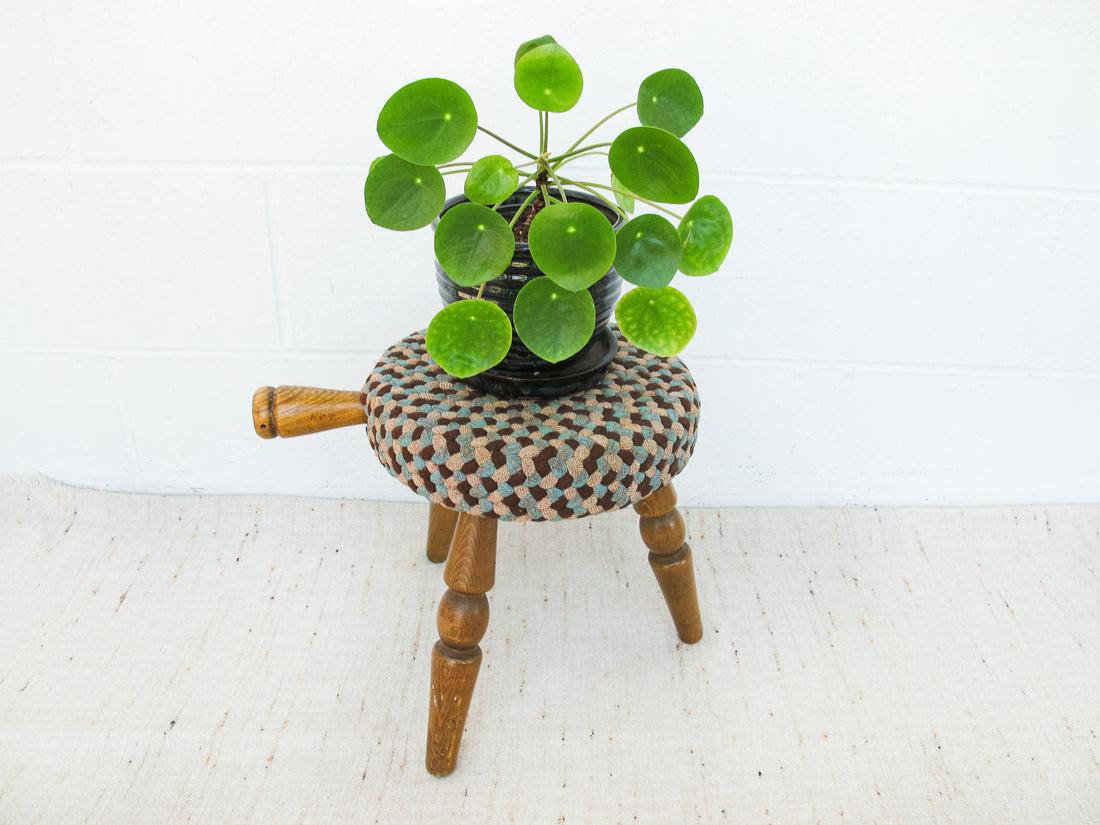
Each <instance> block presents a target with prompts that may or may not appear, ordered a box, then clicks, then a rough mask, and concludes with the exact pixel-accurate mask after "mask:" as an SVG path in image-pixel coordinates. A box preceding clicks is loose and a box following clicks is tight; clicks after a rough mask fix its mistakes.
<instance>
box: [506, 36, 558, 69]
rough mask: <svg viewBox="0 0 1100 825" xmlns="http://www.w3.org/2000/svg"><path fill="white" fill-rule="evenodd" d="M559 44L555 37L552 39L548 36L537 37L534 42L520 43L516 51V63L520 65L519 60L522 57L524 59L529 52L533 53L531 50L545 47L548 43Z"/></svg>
mask: <svg viewBox="0 0 1100 825" xmlns="http://www.w3.org/2000/svg"><path fill="white" fill-rule="evenodd" d="M557 42H558V41H557V40H555V39H554V38H553V37H551V36H550V35H548V34H544V35H543V36H542V37H536V38H535V39H534V40H526V41H524V42H523V43H520V44H519V48H518V49H516V61H515V62H516V63H519V59H520V58H521V57H523V56H524V55H525V54H527V52H529V51H531V49H534V48H537V47H539V46H545V45H546V44H547V43H557Z"/></svg>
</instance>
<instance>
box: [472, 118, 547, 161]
mask: <svg viewBox="0 0 1100 825" xmlns="http://www.w3.org/2000/svg"><path fill="white" fill-rule="evenodd" d="M477 129H478V131H479V132H484V133H485V134H487V135H488V136H489V137H491V138H492V139H493V140H499V141H500V142H501V143H503V144H504V145H505V146H507V147H508V148H509V149H511V150H513V151H515V152H519V153H520V154H521V155H523V156H524V157H525V158H531V160H538V159H539V156H538V155H532V154H531V153H530V152H528V151H527V150H526V149H520V148H519V147H518V146H516V144H514V143H512V142H510V141H507V140H505V139H504V138H502V137H501V136H500V135H497V134H494V133H493V132H490V131H489V130H488V129H486V128H485V127H484V126H481V125H478V127H477Z"/></svg>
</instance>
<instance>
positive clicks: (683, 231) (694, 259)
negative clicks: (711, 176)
mask: <svg viewBox="0 0 1100 825" xmlns="http://www.w3.org/2000/svg"><path fill="white" fill-rule="evenodd" d="M678 231H679V233H680V240H681V241H682V242H683V244H684V251H683V256H682V257H681V259H680V271H681V272H683V273H684V274H685V275H710V274H711V273H712V272H717V271H718V268H719V267H721V266H722V262H723V261H724V260H725V259H726V253H727V252H729V251H730V244H731V243H732V242H733V219H732V218H731V217H730V213H729V210H728V209H726V206H725V204H723V203H722V201H720V200H718V198H716V197H714V195H704V196H703V197H701V198H699V200H697V201H696V202H695V203H693V204H692V205H691V208H690V209H689V210H688V211H687V214H686V215H684V219H683V220H682V221H680V227H679V230H678Z"/></svg>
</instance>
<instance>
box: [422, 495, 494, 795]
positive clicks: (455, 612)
mask: <svg viewBox="0 0 1100 825" xmlns="http://www.w3.org/2000/svg"><path fill="white" fill-rule="evenodd" d="M496 539H497V520H496V519H487V518H478V517H476V516H471V515H468V514H466V513H463V514H461V515H460V516H459V517H458V523H457V525H456V527H455V533H454V540H453V541H452V543H451V550H450V554H449V555H448V557H447V567H446V568H445V569H444V572H443V578H444V580H445V581H446V583H447V585H448V590H447V592H446V593H445V594H444V596H443V598H442V599H441V600H440V602H439V612H438V613H437V615H436V625H437V627H438V630H439V642H438V643H437V644H436V646H435V648H434V649H433V650H432V681H431V690H430V693H431V703H430V706H429V713H428V744H427V752H426V754H425V757H424V765H425V767H426V768H427V769H428V773H430V774H432V775H433V776H447V775H449V774H450V773H451V772H453V771H454V769H455V764H456V762H457V760H458V749H459V746H460V745H461V744H462V731H463V729H464V727H465V725H466V715H467V713H468V712H469V709H470V701H471V699H472V698H473V695H474V685H475V684H476V682H477V674H478V669H479V668H480V667H481V648H480V647H479V646H478V642H480V641H481V639H482V637H483V636H484V635H485V630H486V628H487V627H488V625H489V600H488V599H487V598H486V597H485V592H486V591H487V590H489V589H490V588H491V587H492V586H493V581H494V578H495V568H496Z"/></svg>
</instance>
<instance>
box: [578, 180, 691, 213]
mask: <svg viewBox="0 0 1100 825" xmlns="http://www.w3.org/2000/svg"><path fill="white" fill-rule="evenodd" d="M560 180H561V181H562V183H564V184H565V185H566V186H576V187H577V188H578V189H583V190H584V191H586V192H588V193H590V194H592V195H595V196H596V197H597V198H600V199H601V200H604V201H607V203H611V201H608V200H607V198H605V197H604V196H603V195H601V194H600V193H599V192H595V191H593V190H595V189H606V190H607V191H608V192H617V193H618V194H620V195H627V196H629V197H631V198H634V200H636V201H641V202H642V203H644V204H646V205H647V206H652V207H653V208H654V209H658V210H660V211H661V212H664V213H665V214H666V215H671V216H672V217H674V218H676V220H678V221H682V220H683V219H684V218H683V216H682V215H677V214H676V213H675V212H673V211H672V210H671V209H666V208H665V207H663V206H661V204H659V203H657V202H655V201H651V200H647V199H646V198H642V197H639V196H638V195H635V194H634V193H633V192H629V191H627V190H626V189H620V188H619V187H617V186H608V185H607V184H603V183H592V182H591V181H580V180H570V179H569V178H561V179H560ZM612 206H614V207H615V211H616V212H619V213H620V214H623V215H624V217H625V213H623V210H622V209H620V208H619V206H618V205H617V204H612Z"/></svg>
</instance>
